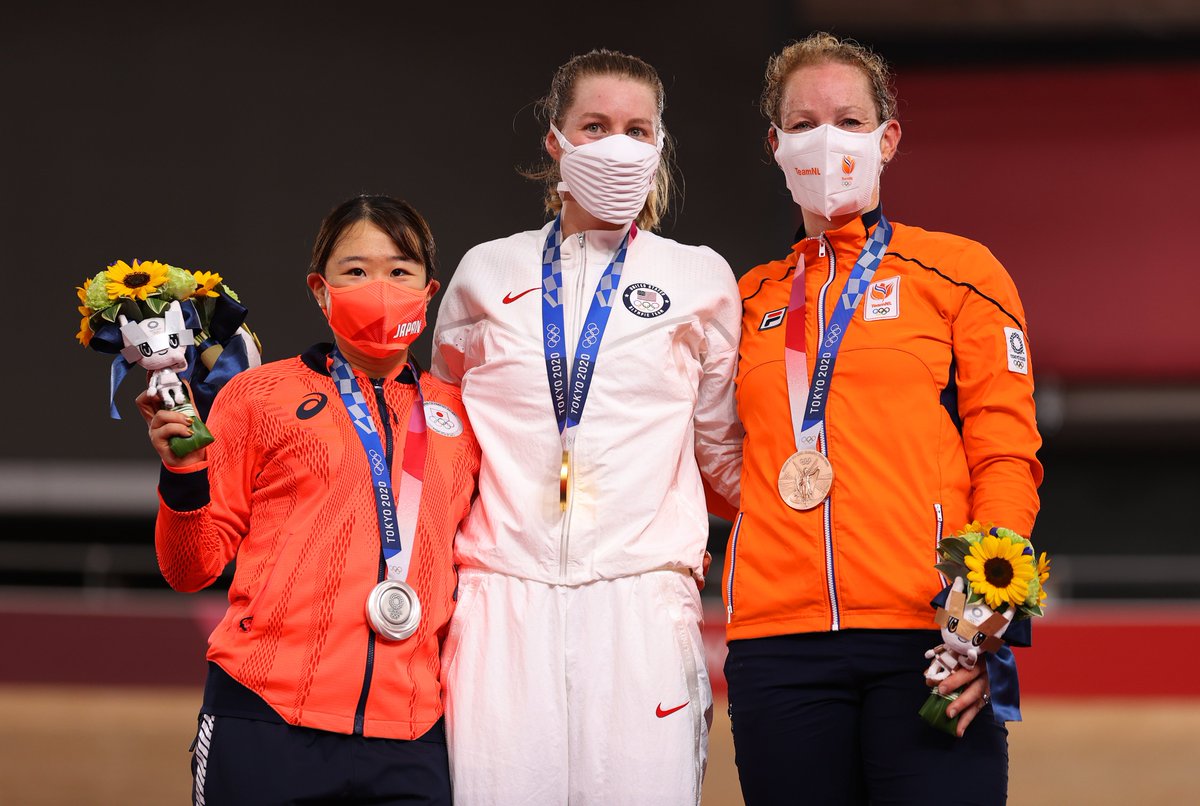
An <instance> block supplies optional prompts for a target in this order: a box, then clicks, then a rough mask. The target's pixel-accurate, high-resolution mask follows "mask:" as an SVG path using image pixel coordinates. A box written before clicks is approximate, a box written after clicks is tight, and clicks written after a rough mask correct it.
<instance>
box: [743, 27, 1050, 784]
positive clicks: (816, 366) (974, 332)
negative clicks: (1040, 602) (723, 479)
mask: <svg viewBox="0 0 1200 806" xmlns="http://www.w3.org/2000/svg"><path fill="white" fill-rule="evenodd" d="M762 111H763V113H764V115H765V116H766V117H767V118H768V119H769V120H770V123H771V126H770V129H769V130H768V133H767V139H768V142H769V144H770V147H771V150H772V152H773V153H774V156H775V160H776V162H777V163H778V164H779V166H780V168H781V169H782V170H783V172H784V176H785V179H786V182H787V186H788V188H789V190H790V191H791V193H792V197H793V199H794V201H795V202H796V203H797V204H798V205H799V206H800V208H801V213H802V216H803V222H804V223H803V230H802V232H800V233H799V234H798V235H797V237H796V243H795V245H794V246H793V248H792V250H791V253H790V254H789V255H787V256H786V257H785V258H783V259H780V260H774V261H771V262H769V263H764V264H763V265H761V266H758V267H756V268H754V269H752V270H750V272H748V273H747V274H746V275H745V276H743V277H742V278H741V281H740V284H739V285H740V289H741V293H742V297H743V307H744V317H743V321H742V338H741V346H740V350H739V366H738V383H737V392H738V413H739V415H740V417H741V420H742V423H743V425H744V426H745V429H746V441H745V451H744V466H743V473H742V487H741V489H742V500H741V511H740V513H739V514H738V517H737V520H736V522H735V524H734V530H733V532H732V534H731V538H730V546H729V551H728V553H727V558H726V568H725V590H724V595H725V599H726V605H727V611H728V615H729V626H728V638H729V656H728V660H727V663H726V667H725V668H726V677H727V679H728V683H729V699H730V713H731V717H732V724H733V736H734V742H735V747H736V751H737V763H738V771H739V775H740V777H741V782H742V789H743V792H744V794H745V798H746V802H747V803H748V804H752V805H753V804H763V803H794V802H797V800H798V799H799V800H803V801H807V802H812V803H821V804H837V803H866V802H872V803H881V802H885V801H886V802H889V803H921V804H928V803H938V802H952V801H954V795H953V790H952V788H949V789H948V788H947V784H946V780H947V779H954V780H956V781H959V782H961V783H960V786H962V787H964V788H965V789H964V791H966V790H969V792H970V797H971V798H972V801H971V802H979V803H1002V802H1003V801H1004V799H1005V790H1006V785H1007V763H1008V762H1007V746H1006V735H1007V733H1006V730H1005V728H1004V725H1003V721H1002V720H1004V719H1013V718H1019V712H1017V711H1016V708H1015V703H1014V702H1011V701H1010V700H1009V698H1006V697H1003V696H1002V695H1001V694H1000V690H1001V689H1004V690H1009V687H1008V686H1003V685H1000V684H1001V682H1012V681H1013V677H1012V675H1011V674H1010V669H1011V663H1009V661H1010V660H1011V653H1009V652H1008V650H1007V648H1004V649H1002V650H1001V652H1000V653H998V655H997V656H996V657H994V658H993V657H992V656H988V663H987V664H986V665H985V664H983V663H980V664H978V665H977V666H976V667H975V668H974V670H971V671H959V672H956V673H955V674H954V675H953V676H952V677H951V678H950V679H948V680H946V681H944V682H942V683H941V684H940V685H941V687H943V688H944V689H945V690H946V691H952V690H954V689H955V688H957V687H958V686H960V685H966V689H965V691H964V692H963V694H962V696H961V697H960V698H959V699H958V700H957V701H956V702H955V703H954V704H952V705H951V706H950V709H949V713H950V715H951V716H954V715H960V719H959V725H958V730H959V738H955V737H952V736H950V735H947V734H942V733H938V732H936V731H935V730H933V729H932V728H930V727H929V726H928V725H926V724H925V723H924V722H922V720H921V719H920V718H919V717H918V711H919V709H920V708H921V705H922V703H923V702H924V700H925V698H926V697H927V695H928V689H927V688H926V687H925V685H924V681H923V680H922V676H921V671H922V670H923V669H924V668H925V667H926V665H927V661H926V659H925V657H924V653H925V651H926V650H928V649H930V648H932V647H934V646H936V645H937V644H939V643H940V641H941V638H940V636H939V634H938V632H937V631H936V629H935V624H934V620H933V616H934V610H933V609H932V608H931V607H930V600H932V599H933V598H934V597H935V596H936V595H937V594H938V593H939V591H940V590H941V589H942V588H943V587H944V586H945V584H946V580H944V579H942V578H941V577H940V575H939V574H938V572H937V571H936V570H935V569H934V564H935V563H936V562H937V557H936V555H935V547H936V545H937V542H938V540H939V539H940V538H941V537H942V535H943V534H948V533H952V532H954V531H955V530H956V529H959V528H961V527H962V526H963V525H964V524H966V523H968V522H970V521H973V520H976V519H978V520H980V521H983V522H984V523H988V522H993V523H995V524H996V525H999V526H1006V527H1008V528H1011V529H1013V530H1015V531H1017V532H1019V533H1020V534H1022V535H1026V536H1027V535H1029V533H1030V530H1031V529H1032V527H1033V521H1034V517H1035V516H1036V514H1037V510H1038V497H1037V486H1038V484H1039V483H1040V481H1041V476H1042V470H1041V465H1040V464H1039V462H1038V460H1037V458H1036V456H1035V453H1036V451H1037V449H1038V447H1039V445H1040V439H1039V437H1038V433H1037V428H1036V424H1035V420H1034V404H1033V396H1032V393H1033V379H1032V375H1031V374H1030V365H1029V356H1028V343H1027V339H1026V328H1025V314H1024V311H1023V310H1022V307H1021V301H1020V299H1019V298H1018V296H1017V292H1016V289H1015V287H1014V286H1013V283H1012V280H1011V279H1010V278H1009V276H1008V274H1007V273H1006V272H1005V270H1004V268H1003V267H1002V266H1001V265H1000V264H999V263H998V262H997V261H996V259H995V258H994V257H993V256H992V255H991V253H990V252H988V250H987V249H985V248H984V247H983V246H981V245H980V244H978V243H976V242H974V241H970V240H967V239H965V238H961V237H958V236H955V235H949V234H946V233H940V232H929V231H926V230H922V229H919V228H916V227H911V226H906V225H904V224H899V223H892V222H889V221H888V220H887V218H886V217H885V216H884V213H883V208H882V206H881V204H880V173H881V171H882V168H883V166H884V165H885V164H886V163H887V162H888V161H889V160H891V159H893V158H894V157H895V155H896V151H897V147H898V146H899V143H900V134H901V130H900V123H899V122H898V121H897V120H896V102H895V98H894V96H893V94H892V90H891V86H890V71H889V70H888V68H887V66H886V65H885V64H884V62H883V61H882V60H881V59H880V58H879V57H878V56H877V55H875V54H874V53H872V52H871V51H869V50H867V49H866V48H864V47H862V46H860V45H858V44H857V43H853V42H848V41H842V40H839V39H837V38H836V37H833V36H831V35H829V34H824V33H818V34H814V35H812V36H810V37H808V38H807V39H805V40H804V41H802V42H798V43H795V44H793V45H791V46H789V47H787V48H785V49H784V50H783V51H782V52H781V53H779V54H777V55H776V56H774V57H773V58H772V59H771V61H770V64H769V66H768V69H767V74H766V87H765V90H764V93H763V101H762ZM1024 625H1025V626H1026V627H1027V626H1028V622H1024ZM1018 632H1019V631H1018V630H1017V627H1016V626H1014V628H1013V629H1012V630H1010V631H1009V634H1006V636H1005V638H1006V639H1008V640H1012V641H1014V642H1016V641H1018V640H1019V639H1020V636H1019V635H1018ZM989 678H991V679H989ZM989 687H990V688H989ZM990 691H994V692H996V699H995V702H994V703H990V697H991V694H990V693H989V692H990Z"/></svg>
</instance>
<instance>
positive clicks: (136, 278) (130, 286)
mask: <svg viewBox="0 0 1200 806" xmlns="http://www.w3.org/2000/svg"><path fill="white" fill-rule="evenodd" d="M106 273H107V274H108V286H107V287H106V289H105V290H106V291H107V292H108V298H109V299H118V298H120V297H128V298H129V299H141V300H144V299H145V298H146V297H148V296H149V295H150V294H153V293H154V292H155V291H157V290H158V287H159V286H160V285H162V284H163V283H165V282H166V281H167V266H166V264H164V263H159V262H158V261H156V260H143V261H137V260H135V261H133V265H132V266H130V265H129V264H128V263H126V262H125V261H123V260H118V261H117V262H116V263H114V264H113V265H111V266H109V267H108V271H107V272H106Z"/></svg>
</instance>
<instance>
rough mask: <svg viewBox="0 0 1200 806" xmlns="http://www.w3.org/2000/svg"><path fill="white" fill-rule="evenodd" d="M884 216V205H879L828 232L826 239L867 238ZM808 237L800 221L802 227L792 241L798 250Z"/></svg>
mask: <svg viewBox="0 0 1200 806" xmlns="http://www.w3.org/2000/svg"><path fill="white" fill-rule="evenodd" d="M882 216H883V205H882V204H877V205H875V206H874V207H873V208H871V209H870V210H867V211H866V212H865V213H863V214H862V215H861V216H859V217H858V218H854V219H851V220H850V221H848V222H847V223H845V224H843V225H842V226H840V227H838V228H837V229H831V230H826V231H825V235H826V237H828V238H830V239H833V240H836V239H839V238H847V237H849V238H865V237H866V236H867V233H869V232H870V231H871V227H873V226H875V225H876V224H878V223H879V219H880V218H881V217H882ZM807 237H808V234H807V233H806V232H805V231H804V219H803V218H801V219H800V226H799V227H797V228H796V236H795V240H794V241H792V243H793V244H795V247H796V248H799V247H800V242H801V241H803V240H804V239H805V238H807Z"/></svg>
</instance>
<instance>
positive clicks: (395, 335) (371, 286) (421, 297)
mask: <svg viewBox="0 0 1200 806" xmlns="http://www.w3.org/2000/svg"><path fill="white" fill-rule="evenodd" d="M322 280H323V281H324V278H322ZM325 288H326V290H327V291H328V293H329V296H328V298H327V301H326V303H325V316H326V317H327V318H328V319H329V327H330V328H332V330H333V332H334V333H336V334H337V335H338V337H339V338H341V339H342V340H343V341H344V342H345V343H346V344H348V345H350V346H353V347H354V348H355V349H357V350H358V351H359V352H361V353H363V354H365V355H369V356H372V357H374V358H387V357H388V356H390V355H392V354H393V353H396V352H398V351H400V350H405V349H407V348H408V346H409V345H410V344H412V343H413V342H414V341H416V339H417V336H420V335H421V331H423V330H424V329H425V308H426V307H427V302H428V299H427V290H426V289H427V288H428V286H426V288H410V287H408V286H405V285H400V284H399V283H395V282H392V281H390V280H372V281H371V282H367V283H356V284H354V285H351V286H343V287H341V288H335V287H334V286H331V285H330V284H329V283H328V282H327V281H326V282H325Z"/></svg>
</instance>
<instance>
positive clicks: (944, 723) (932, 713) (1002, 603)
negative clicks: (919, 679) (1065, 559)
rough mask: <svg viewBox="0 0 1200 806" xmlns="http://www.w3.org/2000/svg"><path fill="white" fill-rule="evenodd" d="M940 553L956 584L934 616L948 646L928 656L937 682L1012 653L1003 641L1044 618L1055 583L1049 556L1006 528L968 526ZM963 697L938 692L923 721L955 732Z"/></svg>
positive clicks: (943, 541) (931, 675)
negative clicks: (950, 711)
mask: <svg viewBox="0 0 1200 806" xmlns="http://www.w3.org/2000/svg"><path fill="white" fill-rule="evenodd" d="M937 553H938V557H939V558H940V562H938V563H937V564H936V566H935V567H936V568H937V570H938V571H939V572H941V573H942V575H943V576H945V577H946V578H947V579H952V580H954V584H953V585H952V587H951V588H950V591H949V595H948V596H947V598H946V603H945V604H944V605H942V606H940V607H938V609H937V615H936V616H935V620H936V622H937V624H938V626H940V627H941V629H942V638H943V639H944V643H942V644H941V645H940V646H938V647H935V648H934V649H931V650H929V651H928V652H926V653H925V657H926V658H927V659H930V660H932V663H930V665H929V668H928V669H927V670H926V672H925V676H926V678H927V679H929V680H933V681H940V680H944V679H946V678H947V677H949V676H950V674H952V673H953V672H954V671H956V670H957V669H959V668H967V669H971V668H974V666H975V664H976V662H977V661H978V660H979V658H980V656H981V655H987V654H994V653H999V652H1005V653H1007V652H1008V649H1007V647H1004V645H1003V643H1002V642H1001V640H1000V639H1001V636H1002V635H1004V633H1005V632H1006V631H1007V630H1008V628H1009V626H1010V625H1011V624H1012V623H1013V622H1014V621H1022V620H1025V619H1029V618H1033V617H1034V616H1041V615H1043V612H1044V611H1043V606H1044V605H1045V602H1046V589H1045V583H1046V580H1048V579H1049V578H1050V560H1049V559H1048V558H1047V557H1046V554H1045V552H1043V553H1042V555H1041V557H1037V556H1036V552H1035V551H1034V549H1033V544H1032V543H1030V542H1029V540H1028V539H1027V538H1025V537H1022V536H1021V535H1019V534H1017V533H1016V532H1014V531H1013V530H1012V529H1006V528H1004V527H1003V526H989V527H987V528H986V529H985V528H984V527H983V526H981V525H980V523H979V522H978V521H975V522H973V523H969V524H967V526H966V527H964V528H963V529H962V531H960V532H958V533H956V534H954V535H952V536H949V537H943V538H942V539H941V540H940V541H939V542H938V547H937ZM1035 558H1036V559H1035ZM989 672H990V669H989ZM1013 673H1014V674H1015V670H1014V672H1013ZM1014 684H1015V680H1014ZM960 693H961V690H959V691H954V692H950V693H949V694H944V695H943V694H939V693H938V692H937V690H936V689H935V690H934V692H933V693H932V694H930V695H929V698H928V699H927V700H926V701H925V704H924V705H923V706H922V707H921V711H920V713H921V716H922V718H924V719H925V721H927V722H929V723H930V724H931V725H933V726H934V727H937V728H940V729H942V730H945V731H947V732H948V733H951V734H954V733H956V732H957V726H958V718H957V717H955V718H953V719H950V718H948V717H947V716H946V707H947V706H948V705H949V704H950V703H951V702H953V701H954V700H955V699H957V698H958V696H959V694H960ZM1018 718H1019V717H1018Z"/></svg>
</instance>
